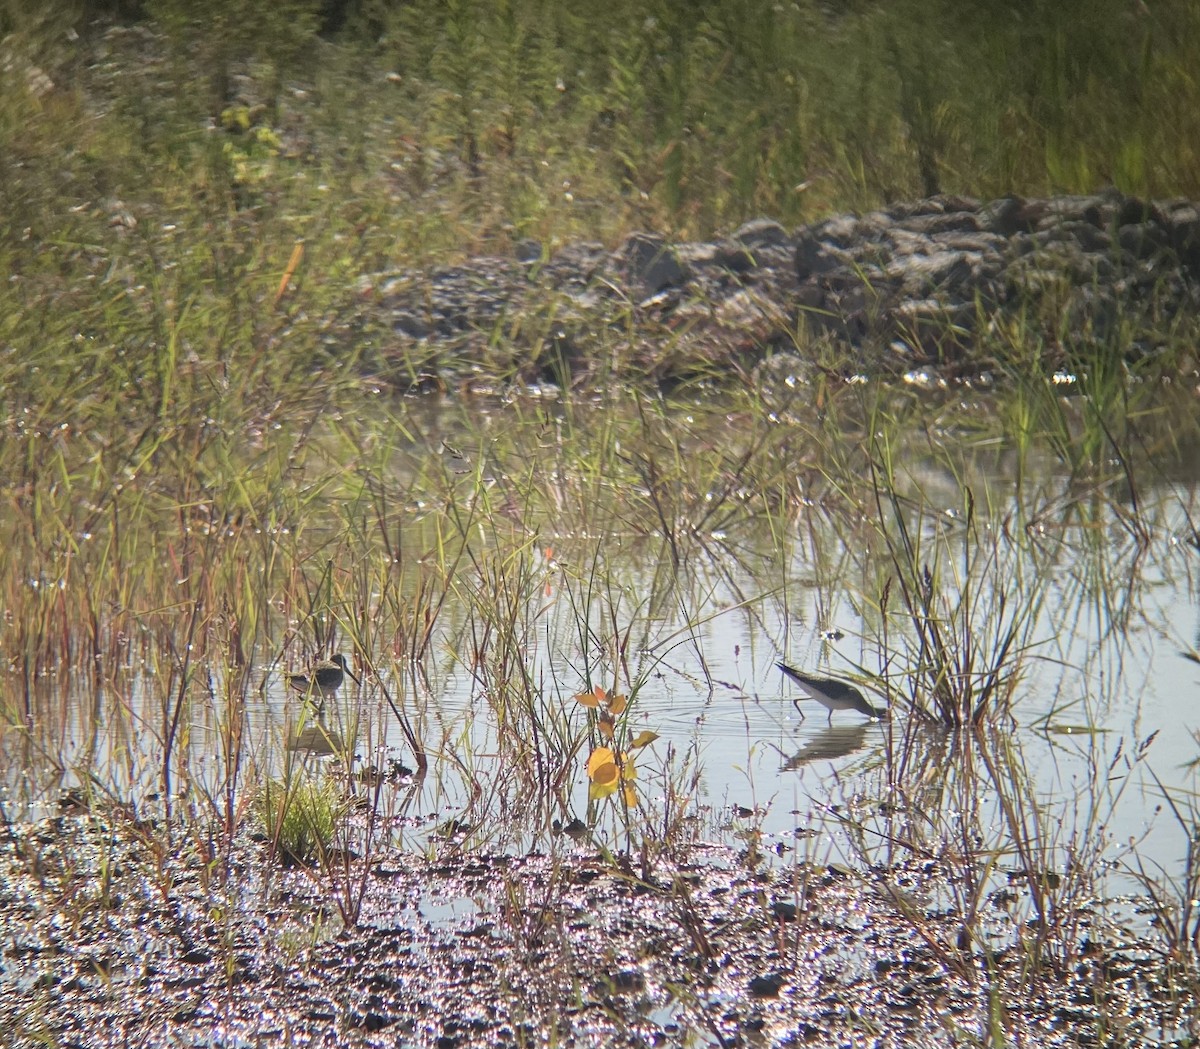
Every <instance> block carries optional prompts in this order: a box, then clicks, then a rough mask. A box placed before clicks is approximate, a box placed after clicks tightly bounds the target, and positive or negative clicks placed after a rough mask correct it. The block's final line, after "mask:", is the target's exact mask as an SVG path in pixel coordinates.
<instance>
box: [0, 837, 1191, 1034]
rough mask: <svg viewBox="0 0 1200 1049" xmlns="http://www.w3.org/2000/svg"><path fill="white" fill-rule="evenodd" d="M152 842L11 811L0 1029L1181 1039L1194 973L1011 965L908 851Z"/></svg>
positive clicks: (1095, 951)
mask: <svg viewBox="0 0 1200 1049" xmlns="http://www.w3.org/2000/svg"><path fill="white" fill-rule="evenodd" d="M164 837H165V835H164V834H163V833H162V831H161V829H158V828H155V827H152V826H148V825H141V826H139V825H136V824H133V823H130V822H126V821H122V820H120V819H115V820H114V819H109V818H103V817H99V816H97V815H95V814H74V815H66V816H61V817H57V818H54V819H47V820H43V821H40V822H37V823H33V824H27V825H21V826H14V827H11V828H10V831H9V833H8V834H7V835H5V836H4V840H3V843H2V844H0V947H2V950H0V1045H4V1046H21V1047H24V1046H34V1045H42V1044H55V1045H60V1046H88V1047H102V1046H181V1045H182V1046H193V1045H221V1046H240V1045H247V1046H249V1045H254V1046H273V1045H298V1046H316V1045H321V1046H331V1045H336V1046H341V1045H347V1046H396V1045H422V1046H424V1045H428V1046H436V1047H439V1049H454V1047H457V1046H470V1045H497V1046H509V1045H548V1044H562V1045H605V1046H608V1045H613V1046H646V1045H681V1044H706V1045H726V1046H738V1045H763V1046H766V1045H781V1046H787V1045H820V1046H833V1045H836V1046H902V1045H903V1046H911V1045H920V1046H943V1045H944V1046H951V1045H960V1044H989V1034H988V1032H989V1029H991V1030H992V1031H993V1032H994V1034H993V1035H992V1036H990V1037H991V1044H996V1042H997V1040H998V1039H999V1036H1000V1034H1001V1033H1002V1034H1003V1038H1004V1041H1005V1042H1006V1044H1012V1045H1036V1046H1091V1045H1096V1046H1098V1045H1125V1046H1151V1045H1181V1046H1182V1045H1191V1044H1195V1043H1194V1041H1193V1040H1192V1039H1194V1037H1195V1035H1196V1030H1195V1028H1196V1024H1197V1020H1196V1018H1195V1016H1194V1013H1195V1003H1194V1001H1193V1000H1192V997H1191V992H1193V991H1194V989H1195V987H1196V985H1197V974H1196V972H1195V970H1194V969H1188V968H1184V969H1180V970H1176V971H1171V970H1169V969H1168V967H1167V966H1166V964H1165V962H1164V960H1163V956H1162V954H1161V952H1159V951H1158V950H1156V947H1157V946H1158V945H1157V944H1156V943H1152V942H1142V941H1139V940H1138V939H1137V938H1136V937H1134V936H1132V934H1131V933H1129V932H1128V931H1127V930H1123V929H1121V928H1120V927H1119V926H1117V925H1116V924H1115V923H1112V922H1109V921H1102V920H1101V919H1100V918H1099V917H1096V916H1095V915H1093V916H1092V917H1091V918H1088V919H1086V920H1084V921H1083V922H1081V923H1080V926H1079V927H1080V928H1082V933H1081V934H1080V935H1081V939H1080V942H1079V943H1078V944H1072V945H1066V944H1061V943H1060V944H1053V943H1052V944H1050V945H1049V950H1048V954H1049V955H1052V956H1053V957H1056V958H1058V959H1060V960H1062V959H1066V960H1067V964H1066V965H1061V964H1060V965H1059V966H1057V967H1056V966H1054V965H1052V964H1050V962H1048V963H1047V965H1046V967H1045V975H1044V977H1043V978H1041V979H1032V978H1030V976H1029V967H1028V961H1029V957H1028V953H1027V952H1026V951H1024V950H1022V949H1021V948H1019V947H1017V946H1015V945H1016V944H1018V943H1022V942H1023V943H1025V944H1029V943H1031V942H1032V936H1031V934H1030V933H1029V931H1028V930H1024V935H1022V930H1021V929H1020V928H1017V927H1015V926H1014V925H1013V918H1012V914H1013V911H1012V910H1011V909H1010V906H1011V905H1010V904H1006V903H1005V902H1000V903H998V905H997V906H994V907H991V908H989V910H988V913H987V914H986V915H985V917H984V919H982V920H981V921H980V923H979V929H980V930H981V932H982V933H983V935H981V936H978V937H976V938H975V940H973V941H970V942H967V941H965V940H964V938H963V937H962V936H961V935H960V930H961V925H960V923H959V921H958V920H957V919H956V917H955V915H954V914H953V912H952V909H948V908H946V907H944V906H940V907H939V908H938V909H937V910H936V912H935V909H934V908H933V906H932V905H927V906H925V907H924V908H923V909H922V910H921V911H920V912H919V916H914V914H916V912H914V910H913V905H914V901H916V900H924V901H931V900H934V899H944V896H941V895H940V894H941V892H942V890H943V889H944V887H945V883H946V878H947V876H948V874H949V873H951V872H947V871H944V870H941V869H939V868H937V867H936V866H933V865H921V866H913V867H900V868H891V869H890V870H887V871H882V870H879V871H862V872H848V871H846V870H845V869H841V868H839V869H828V868H822V867H819V866H809V865H792V864H787V863H780V862H776V863H774V864H773V865H767V864H765V863H762V862H751V861H749V860H748V859H747V857H745V856H744V855H740V854H739V853H737V852H735V851H734V850H731V849H730V848H728V847H725V846H723V845H715V844H694V845H691V846H689V847H688V848H687V854H686V856H685V857H684V858H682V859H676V860H674V861H669V860H666V859H659V860H655V861H653V862H650V863H648V864H647V866H646V869H645V870H637V869H633V868H630V869H621V867H620V866H613V865H611V864H603V863H600V862H599V861H598V860H596V859H595V858H594V856H592V855H589V854H588V852H587V850H585V849H582V848H581V847H579V846H576V845H572V844H569V843H568V841H567V839H565V838H563V839H562V843H563V846H562V847H563V851H562V853H561V854H558V855H548V854H536V855H528V856H520V857H513V856H481V855H472V854H468V853H465V852H461V851H458V850H457V849H456V848H455V846H454V845H453V844H446V845H445V846H443V851H442V853H441V854H440V855H426V856H418V855H412V854H400V853H380V854H378V855H376V856H373V857H371V858H370V859H369V860H359V859H349V860H345V861H340V862H339V863H336V864H332V865H330V867H329V868H328V869H326V870H325V871H320V870H309V869H303V868H292V869H288V870H284V869H281V868H280V867H279V866H278V865H275V864H272V863H269V862H268V861H267V858H268V851H267V846H266V845H265V844H263V843H258V842H253V841H250V840H241V839H239V840H237V841H236V842H235V844H234V846H233V848H232V850H231V851H228V852H227V854H228V855H229V856H231V859H230V860H229V861H228V862H226V861H220V860H217V859H214V858H213V857H215V856H217V855H219V854H220V853H221V852H222V850H220V849H217V848H216V847H215V845H214V843H213V842H211V841H208V840H206V839H204V838H202V837H200V836H198V835H197V834H196V833H195V832H193V833H191V834H190V835H186V836H183V838H182V840H180V841H178V842H176V844H175V845H174V846H172V847H167V846H165V845H164V844H163V839H164ZM898 901H901V902H898ZM1096 913H1097V914H1098V913H1099V910H1098V909H1097V910H1096ZM906 915H908V916H906ZM981 944H983V945H986V946H987V954H986V956H985V953H984V950H983V947H982V946H981ZM1189 989H1190V990H1189Z"/></svg>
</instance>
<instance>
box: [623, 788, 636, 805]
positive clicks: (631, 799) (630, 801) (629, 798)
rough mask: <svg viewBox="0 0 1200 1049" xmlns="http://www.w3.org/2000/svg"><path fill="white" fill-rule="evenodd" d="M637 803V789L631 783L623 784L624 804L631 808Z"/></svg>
mask: <svg viewBox="0 0 1200 1049" xmlns="http://www.w3.org/2000/svg"><path fill="white" fill-rule="evenodd" d="M637 801H638V796H637V789H636V788H635V787H634V785H633V784H632V783H626V784H625V804H626V805H628V806H630V808H632V807H633V806H634V805H636V804H637Z"/></svg>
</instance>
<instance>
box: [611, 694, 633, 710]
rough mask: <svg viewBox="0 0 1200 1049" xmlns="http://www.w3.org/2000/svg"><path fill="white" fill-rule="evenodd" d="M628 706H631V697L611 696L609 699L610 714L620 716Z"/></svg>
mask: <svg viewBox="0 0 1200 1049" xmlns="http://www.w3.org/2000/svg"><path fill="white" fill-rule="evenodd" d="M627 706H629V697H628V696H609V697H608V710H609V713H610V714H614V715H616V714H620V713H622V712H623V711H624V710H625V708H626V707H627Z"/></svg>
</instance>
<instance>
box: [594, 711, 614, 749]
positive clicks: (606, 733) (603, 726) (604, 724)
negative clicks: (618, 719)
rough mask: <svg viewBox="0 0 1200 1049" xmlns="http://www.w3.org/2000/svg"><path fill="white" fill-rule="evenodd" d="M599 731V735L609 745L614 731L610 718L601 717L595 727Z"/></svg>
mask: <svg viewBox="0 0 1200 1049" xmlns="http://www.w3.org/2000/svg"><path fill="white" fill-rule="evenodd" d="M596 727H597V728H598V729H599V730H600V735H601V736H602V737H603V738H604V740H605V742H607V743H611V742H612V738H613V736H614V735H615V734H616V730H615V729H614V728H613V723H612V718H610V717H606V716H604V715H601V717H600V723H599V724H598V725H597V726H596Z"/></svg>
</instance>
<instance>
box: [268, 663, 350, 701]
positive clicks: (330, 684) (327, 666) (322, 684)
mask: <svg viewBox="0 0 1200 1049" xmlns="http://www.w3.org/2000/svg"><path fill="white" fill-rule="evenodd" d="M346 675H349V676H350V677H351V678H352V679H353V680H354V681H355V682H356V683H357V684H360V685H361V684H362V682H361V681H359V680H358V678H356V677H355V676H354V672H353V671H352V670H351V669H350V667H349V665H348V664H347V663H346V657H345V656H343V655H342V654H341V653H340V652H338V653H337V654H336V655H334V656H333V657H332V658H330V659H322V660H321V661H320V662H318V663H314V664H313V665H312V668H311V669H310V670H309V671H308V673H307V674H288V676H287V679H288V684H289V685H291V686H292V688H294V689H295V690H296V691H297V692H302V693H304V695H306V696H308V695H311V694H312V693H313V692H316V693H319V694H320V697H321V703H322V705H323V704H324V702H325V698H326V697H327V696H332V695H333V694H334V693H335V692H336V691H337V690H338V689H339V688H340V687H341V685H342V681H343V680H344V679H345V677H346Z"/></svg>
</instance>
